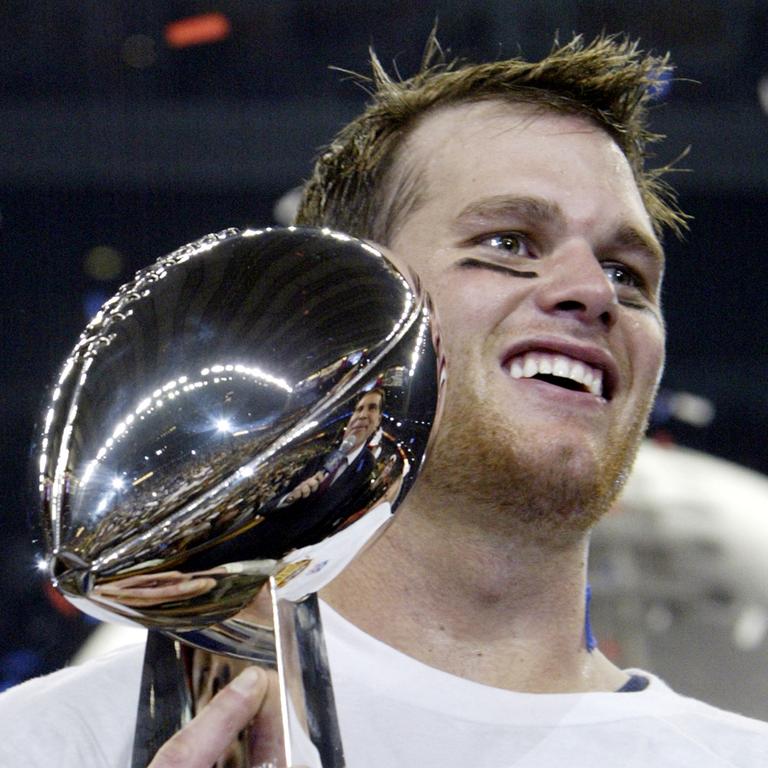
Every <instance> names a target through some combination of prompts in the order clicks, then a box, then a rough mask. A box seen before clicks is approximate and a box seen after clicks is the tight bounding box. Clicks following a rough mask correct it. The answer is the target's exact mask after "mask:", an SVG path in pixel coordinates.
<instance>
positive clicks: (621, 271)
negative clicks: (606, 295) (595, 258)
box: [603, 262, 644, 289]
mask: <svg viewBox="0 0 768 768" xmlns="http://www.w3.org/2000/svg"><path fill="white" fill-rule="evenodd" d="M603 272H605V275H606V277H607V278H608V279H609V280H610V281H611V282H612V283H614V284H615V285H621V286H624V287H625V288H638V289H641V288H643V285H644V281H643V279H642V278H641V277H640V275H638V274H637V272H635V271H634V270H633V269H630V268H629V267H625V266H624V265H623V264H616V263H614V262H606V263H604V264H603Z"/></svg>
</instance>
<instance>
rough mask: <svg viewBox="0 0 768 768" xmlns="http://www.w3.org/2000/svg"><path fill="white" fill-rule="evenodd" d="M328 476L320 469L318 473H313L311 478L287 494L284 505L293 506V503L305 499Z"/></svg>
mask: <svg viewBox="0 0 768 768" xmlns="http://www.w3.org/2000/svg"><path fill="white" fill-rule="evenodd" d="M327 476H328V473H327V472H326V471H325V470H324V469H321V470H320V471H319V472H315V474H314V475H312V477H309V478H307V479H306V480H304V481H303V482H301V483H299V484H298V485H297V486H296V487H295V488H294V489H293V490H292V491H291V492H290V493H289V494H287V495H286V496H285V498H284V502H285V503H286V504H293V502H294V501H298V500H299V499H301V498H304V499H306V498H307V496H309V494H310V493H314V492H315V491H316V490H317V489H318V487H319V485H320V483H322V482H323V480H324V479H325V478H326V477H327Z"/></svg>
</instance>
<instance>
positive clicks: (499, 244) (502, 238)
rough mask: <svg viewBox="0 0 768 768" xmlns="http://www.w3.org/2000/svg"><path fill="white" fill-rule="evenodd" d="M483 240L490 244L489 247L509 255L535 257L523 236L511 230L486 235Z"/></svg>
mask: <svg viewBox="0 0 768 768" xmlns="http://www.w3.org/2000/svg"><path fill="white" fill-rule="evenodd" d="M483 242H484V243H487V244H488V245H490V246H491V248H496V249H497V250H500V251H504V252H505V253H508V254H509V255H510V256H520V257H522V258H526V259H530V258H535V256H534V255H533V253H531V249H530V248H529V247H528V243H527V242H526V240H525V238H524V237H523V236H522V235H516V234H514V233H513V232H510V233H508V234H504V235H493V236H492V237H487V238H486V239H485V240H484V241H483Z"/></svg>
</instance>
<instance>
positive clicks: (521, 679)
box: [323, 499, 627, 692]
mask: <svg viewBox="0 0 768 768" xmlns="http://www.w3.org/2000/svg"><path fill="white" fill-rule="evenodd" d="M410 501H411V500H410V499H409V502H410ZM443 512H446V510H443ZM472 518H473V516H472V514H468V513H467V510H462V514H461V515H460V516H459V515H455V516H454V515H451V514H450V513H446V514H442V515H436V514H434V510H431V513H424V512H420V510H419V509H417V508H415V506H414V505H413V504H408V503H407V504H404V505H403V508H402V510H401V511H400V512H399V519H398V520H396V521H395V523H394V524H393V525H392V526H391V527H390V528H389V529H388V530H387V532H386V533H385V534H384V535H383V536H382V538H381V539H380V540H379V541H378V542H376V544H375V545H374V546H372V547H371V548H369V549H368V550H367V551H366V552H365V553H364V554H363V555H361V556H360V557H359V558H358V559H357V560H356V561H355V562H353V563H352V564H351V565H350V566H349V567H348V568H347V570H346V571H345V572H344V573H343V574H342V575H341V576H340V577H338V578H337V579H336V580H335V581H334V582H333V583H332V584H330V585H329V586H328V587H327V588H326V589H325V590H324V592H323V598H324V599H325V600H326V601H327V602H328V603H329V604H330V605H331V606H332V607H333V608H335V609H336V610H337V611H338V612H339V613H340V614H341V615H342V616H345V617H346V618H347V619H349V620H350V621H352V622H353V623H354V624H356V625H357V626H358V627H360V628H361V629H362V630H364V631H366V632H368V633H369V634H371V635H373V636H374V637H376V638H378V639H379V640H381V641H382V642H384V643H387V644H388V645H390V646H392V647H394V648H396V649H397V650H399V651H401V652H403V653H406V654H408V655H409V656H412V657H414V658H416V659H418V660H419V661H422V662H423V663H425V664H428V665H430V666H432V667H436V668H438V669H442V670H444V671H446V672H449V673H451V674H455V675H459V676H461V677H465V678H467V679H470V680H474V681H476V682H479V683H483V684H486V685H492V686H495V687H500V688H508V689H511V690H518V691H531V692H565V691H584V690H616V689H618V688H619V687H621V685H622V684H623V683H624V682H625V681H626V679H627V676H626V675H625V674H624V673H623V672H621V671H620V670H618V669H617V668H616V667H614V666H613V665H612V664H610V662H608V661H607V660H606V659H605V657H603V656H602V655H601V654H600V653H599V652H597V651H595V652H593V653H589V652H588V651H587V650H586V647H585V642H584V592H585V579H586V575H585V573H586V557H587V541H586V537H578V538H577V539H576V540H575V541H574V542H573V543H572V544H571V545H568V546H563V545H562V544H561V545H559V546H557V547H552V548H548V547H546V546H544V545H542V543H541V542H537V543H534V544H531V543H530V542H527V541H525V540H524V539H525V538H526V537H523V536H520V537H510V536H509V535H507V536H505V537H504V538H501V537H499V536H498V533H497V532H486V531H484V530H482V529H481V528H480V527H478V526H473V525H472V524H471V523H472ZM459 521H464V522H463V523H462V522H459Z"/></svg>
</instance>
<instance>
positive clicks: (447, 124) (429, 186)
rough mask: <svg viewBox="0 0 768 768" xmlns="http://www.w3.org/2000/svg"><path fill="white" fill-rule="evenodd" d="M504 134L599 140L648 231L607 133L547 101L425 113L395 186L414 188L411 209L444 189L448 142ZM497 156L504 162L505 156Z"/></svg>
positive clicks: (471, 144) (627, 170)
mask: <svg viewBox="0 0 768 768" xmlns="http://www.w3.org/2000/svg"><path fill="white" fill-rule="evenodd" d="M505 134H511V135H512V136H514V135H515V134H518V135H519V136H520V137H521V138H524V137H527V136H532V137H544V138H546V139H548V138H552V137H555V138H556V137H558V136H563V137H565V138H567V137H569V136H573V135H576V134H582V135H588V136H594V137H595V138H596V139H597V140H598V141H599V142H600V143H602V146H603V147H604V149H605V150H606V156H608V157H610V156H613V159H612V160H611V164H612V165H613V167H614V168H615V172H616V177H617V178H624V179H626V180H627V181H628V182H629V183H630V184H631V185H632V187H633V188H634V189H635V190H636V192H637V200H638V203H639V207H640V208H642V215H643V216H644V218H645V219H646V222H647V225H648V229H649V231H652V229H653V227H652V223H651V217H650V215H649V213H648V211H647V209H646V207H645V204H644V202H643V200H642V195H641V193H640V190H639V187H638V185H637V180H636V178H635V176H634V173H633V172H632V170H631V167H630V165H629V161H628V160H627V158H626V156H625V155H624V152H623V151H622V149H621V148H620V147H619V146H618V144H617V143H616V141H615V140H614V139H613V137H612V136H611V135H610V134H609V133H608V131H607V130H606V129H605V128H603V127H602V126H600V125H599V124H598V123H597V122H596V121H595V120H594V119H592V118H591V117H590V116H589V115H586V114H581V113H571V112H565V111H560V110H556V109H555V108H553V107H551V106H548V105H546V104H539V103H530V102H517V101H504V100H501V99H488V100H483V101H474V102H460V103H456V104H449V105H445V106H441V107H439V108H436V109H434V110H432V111H431V112H428V113H426V114H425V115H424V116H423V117H422V119H421V121H420V122H419V124H418V125H417V126H415V127H414V129H413V130H412V132H411V135H410V136H409V137H408V138H407V139H406V141H405V142H404V146H403V150H404V151H403V152H402V153H401V154H400V158H399V162H398V163H397V166H399V167H398V168H397V169H396V173H397V176H398V179H399V182H400V184H395V187H397V186H400V185H401V184H402V182H404V181H406V182H407V184H408V186H409V187H412V188H415V189H416V190H417V191H416V194H415V195H414V197H415V202H416V205H415V206H414V208H416V207H419V206H420V205H422V204H424V203H425V202H426V201H427V199H429V197H430V196H434V195H435V193H436V194H438V195H439V194H440V192H441V190H442V189H444V186H443V185H441V184H440V183H439V181H438V180H439V179H440V177H441V175H442V174H443V173H444V172H445V170H446V168H447V167H448V166H449V165H450V164H452V157H454V156H455V152H454V153H451V152H450V151H449V150H448V149H447V148H448V147H451V144H450V142H461V143H462V144H463V145H464V146H465V147H467V148H471V149H477V148H478V147H482V146H483V144H484V142H488V143H489V144H491V143H493V141H494V140H495V139H497V138H499V137H503V136H504V135H505ZM603 140H604V141H603ZM452 149H453V150H457V149H458V150H459V151H460V150H461V146H460V145H459V146H458V147H457V146H456V144H455V143H454V145H453V147H452ZM498 160H499V162H502V161H503V160H504V158H498ZM611 175H613V174H611ZM430 193H431V194H430ZM653 239H654V240H655V239H656V238H655V236H654V237H653Z"/></svg>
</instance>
